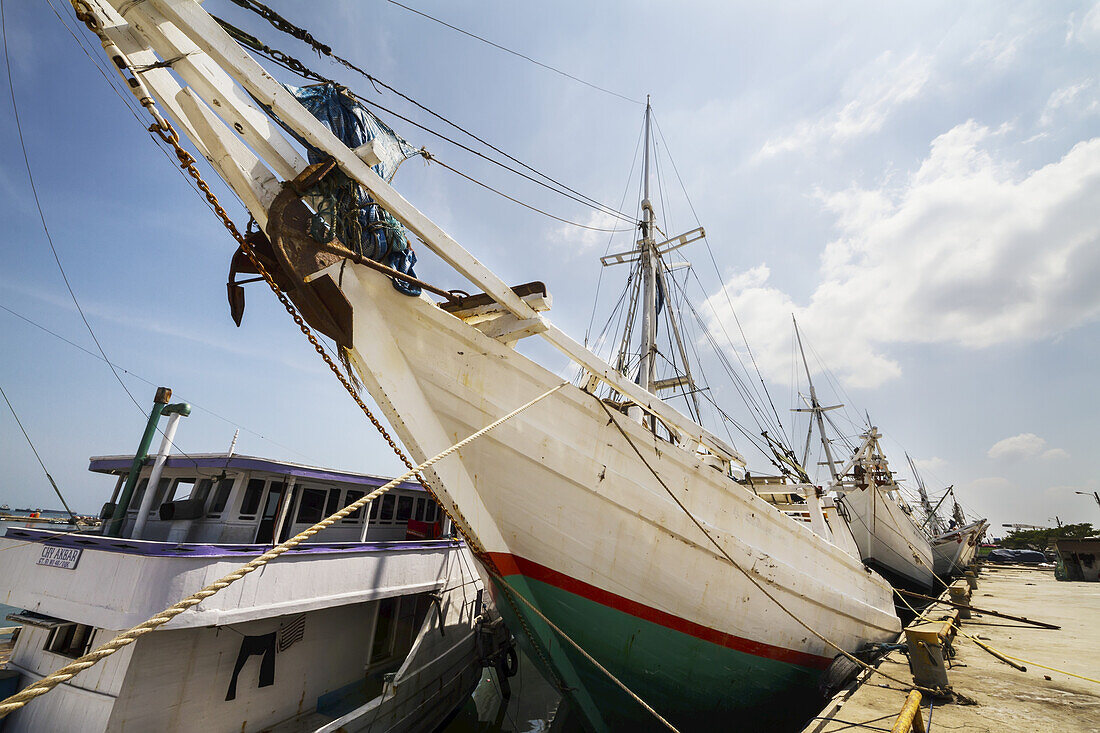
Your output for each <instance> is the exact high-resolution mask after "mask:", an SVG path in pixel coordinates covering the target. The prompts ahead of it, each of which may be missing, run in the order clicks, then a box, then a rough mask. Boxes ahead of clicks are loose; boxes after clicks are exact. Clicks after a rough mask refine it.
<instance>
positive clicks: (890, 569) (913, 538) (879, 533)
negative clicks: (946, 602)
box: [843, 489, 933, 590]
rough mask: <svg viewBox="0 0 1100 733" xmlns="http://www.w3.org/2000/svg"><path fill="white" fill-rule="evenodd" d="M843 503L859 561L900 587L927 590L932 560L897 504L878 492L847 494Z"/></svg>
mask: <svg viewBox="0 0 1100 733" xmlns="http://www.w3.org/2000/svg"><path fill="white" fill-rule="evenodd" d="M843 500H844V506H845V507H847V508H848V511H849V513H850V514H851V525H852V534H853V535H854V536H855V538H856V545H858V546H859V554H860V556H861V557H862V558H863V561H864V562H866V563H868V564H869V565H872V566H873V567H876V568H878V569H881V570H882V571H883V572H885V573H887V574H888V575H889V576H892V577H891V580H894V581H895V582H897V583H899V584H901V585H911V586H914V587H916V588H923V589H925V590H927V589H930V588H931V587H932V567H933V558H932V547H931V545H930V544H929V542H928V536H927V535H925V534H924V532H922V531H921V529H920V528H919V527H918V526H917V525H916V524H915V523H914V522H913V520H912V518H910V516H909V515H908V514H906V513H905V512H903V511H902V509H901V507H900V506H899V505H898V503H897V502H896V501H894V500H893V499H892V498H890V497H889V496H888V495H887V494H886V493H885V492H884V491H883V490H881V489H874V490H871V489H857V490H853V491H848V492H847V493H846V494H844V498H843Z"/></svg>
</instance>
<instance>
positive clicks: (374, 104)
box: [351, 92, 637, 232]
mask: <svg viewBox="0 0 1100 733" xmlns="http://www.w3.org/2000/svg"><path fill="white" fill-rule="evenodd" d="M351 94H352V96H353V97H355V98H356V99H358V100H359V101H360V102H362V103H363V104H365V105H367V106H370V107H374V108H376V109H380V110H382V111H383V112H386V113H388V114H391V115H393V116H394V117H396V118H398V119H399V120H403V121H405V122H407V123H408V124H410V125H413V126H414V127H418V128H420V129H421V130H424V131H425V132H427V133H430V134H432V135H435V136H436V137H438V138H440V139H441V140H445V141H446V142H449V143H451V144H452V145H454V146H455V147H458V148H461V149H462V150H465V151H466V152H468V153H471V154H473V155H476V156H477V157H479V158H482V159H483V160H487V161H488V162H490V163H492V164H493V165H497V166H500V167H501V168H503V169H504V170H506V171H510V172H512V173H515V174H516V175H517V176H520V177H521V178H524V179H526V180H528V181H531V182H532V183H535V184H537V185H539V186H542V187H543V188H545V189H548V190H550V191H553V192H554V193H556V194H559V195H561V196H564V197H566V198H568V199H571V200H573V201H576V202H577V203H579V204H581V205H582V206H588V207H589V208H593V206H592V204H590V203H588V202H587V201H583V200H581V199H579V198H577V197H576V196H573V195H571V194H568V193H565V192H563V191H559V190H558V189H556V188H553V187H552V186H549V185H547V184H545V183H543V182H542V181H539V180H538V179H536V178H532V177H531V176H529V175H527V174H526V173H523V172H521V171H517V170H516V169H515V168H510V167H509V166H507V165H505V164H504V163H501V162H500V161H498V160H494V159H492V158H490V157H488V156H487V155H484V154H483V153H480V152H478V151H477V150H474V149H473V148H471V147H469V146H468V145H463V144H462V143H460V142H458V141H457V140H454V139H452V138H449V137H447V136H446V135H443V134H441V133H438V132H436V131H435V130H432V129H431V128H429V127H425V126H424V125H421V124H420V123H418V122H414V121H413V120H411V119H409V118H408V117H405V116H404V115H402V114H399V113H398V112H395V111H393V110H392V109H389V108H388V107H384V106H382V105H380V104H378V103H377V102H373V101H371V100H368V99H366V98H364V97H362V96H360V95H358V94H356V93H355V92H351ZM441 165H442V164H441ZM517 203H519V202H517ZM596 211H598V212H600V213H602V214H605V215H607V216H610V217H612V218H614V219H618V220H620V221H624V222H628V223H630V224H636V223H637V222H636V221H635V220H634V219H632V218H631V217H629V216H627V215H626V214H621V213H619V212H618V211H615V210H604V209H601V208H596ZM555 218H556V217H555ZM559 221H565V220H564V219H560V220H559ZM565 223H567V224H570V223H572V222H565ZM576 226H579V227H583V228H585V229H592V230H594V231H597V232H629V231H633V229H634V228H635V227H633V226H632V227H630V228H629V229H603V228H598V227H592V226H586V225H584V224H577V225H576Z"/></svg>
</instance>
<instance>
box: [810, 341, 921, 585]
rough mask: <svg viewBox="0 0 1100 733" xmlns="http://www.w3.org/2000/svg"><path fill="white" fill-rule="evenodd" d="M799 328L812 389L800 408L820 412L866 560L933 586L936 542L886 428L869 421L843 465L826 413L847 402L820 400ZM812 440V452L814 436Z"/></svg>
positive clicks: (842, 497) (895, 578)
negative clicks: (916, 515) (911, 500)
mask: <svg viewBox="0 0 1100 733" xmlns="http://www.w3.org/2000/svg"><path fill="white" fill-rule="evenodd" d="M794 331H795V337H796V339H797V341H798V348H799V351H800V353H801V354H802V364H803V366H804V367H805V370H806V379H807V382H808V384H809V392H810V394H809V398H808V399H807V406H806V408H799V409H798V410H796V412H808V413H812V414H813V416H814V420H815V421H816V423H817V428H818V432H819V434H820V437H821V445H822V448H823V450H824V453H825V460H826V464H827V465H828V467H829V473H830V474H831V476H832V485H831V488H832V492H833V495H834V496H835V501H836V503H837V505H838V506H840V507H841V509H842V511H843V512H844V513H845V516H846V517H847V519H848V525H849V526H850V527H851V530H852V535H853V537H854V538H855V542H856V545H857V546H858V548H859V555H860V557H861V558H862V559H863V563H864V564H865V565H867V566H868V567H871V568H874V569H876V570H878V571H879V572H881V573H882V574H883V575H884V576H885V577H886V579H887V580H889V581H890V582H891V583H893V584H894V585H895V587H897V586H904V587H909V588H914V589H919V590H930V589H931V588H932V582H933V571H932V566H933V558H932V547H931V543H930V542H929V538H928V535H927V534H926V533H925V532H924V530H923V529H922V528H921V527H920V526H919V525H918V524H917V523H916V522H915V521H914V519H913V510H912V508H911V507H910V506H909V505H908V504H907V503H906V502H905V500H904V499H903V498H902V497H901V493H900V492H899V490H898V485H897V483H896V482H895V480H894V474H893V472H891V471H890V466H889V464H888V463H887V461H886V456H885V454H884V453H883V451H882V446H881V445H880V444H879V438H881V437H882V435H881V433H879V431H878V428H875V427H873V426H869V427H868V428H867V430H866V431H865V432H864V433H863V434H862V435H861V436H860V438H861V440H862V442H861V443H860V444H859V446H857V447H856V448H855V450H853V452H852V455H851V457H850V458H849V459H848V461H847V463H845V464H844V465H843V466H842V467H841V468H837V461H836V460H835V459H834V457H833V449H832V443H831V441H830V440H829V437H828V435H827V434H826V431H825V418H824V414H825V413H826V412H828V411H829V410H835V409H837V408H839V407H842V405H832V406H829V407H823V406H822V405H821V403H820V402H818V399H817V392H816V390H814V385H813V378H812V377H811V376H810V366H809V363H808V362H807V361H806V352H805V350H804V349H803V348H802V335H801V333H799V330H798V323H797V322H795V324H794ZM811 431H812V427H811ZM806 440H807V455H808V453H809V440H810V435H807V436H806Z"/></svg>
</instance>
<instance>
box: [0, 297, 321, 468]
mask: <svg viewBox="0 0 1100 733" xmlns="http://www.w3.org/2000/svg"><path fill="white" fill-rule="evenodd" d="M0 310H5V311H7V312H8V313H10V314H11V315H13V316H15V317H16V318H19V319H20V320H23V321H25V322H27V323H29V324H30V325H32V326H34V327H35V328H37V329H39V330H41V331H45V332H46V333H48V334H49V335H51V336H53V337H54V338H56V339H59V340H61V341H64V342H65V343H66V344H68V345H69V346H72V347H73V348H76V349H79V350H80V351H83V352H84V353H85V354H87V355H88V356H90V357H92V358H94V359H99V360H100V361H103V357H102V356H100V355H99V354H97V353H95V352H94V351H91V350H89V349H85V348H84V347H83V346H81V345H80V344H78V343H76V342H75V341H70V340H69V339H67V338H65V337H64V336H62V335H61V334H59V333H57V332H56V331H51V330H50V329H48V328H46V327H45V326H43V325H42V324H41V323H37V322H36V321H33V320H31V319H30V318H27V317H26V316H25V315H23V314H22V313H18V312H16V311H14V310H12V309H11V308H8V307H7V306H6V305H3V304H0ZM114 366H115V368H116V369H118V370H119V371H120V372H122V373H123V374H126V375H128V376H131V377H133V378H134V379H137V380H139V381H141V382H144V383H145V384H147V385H149V386H150V387H157V386H159V385H157V383H156V382H152V381H150V380H148V379H146V378H145V377H143V376H141V375H140V374H136V373H134V372H132V371H130V370H129V369H125V368H123V367H121V366H119V365H118V364H115V365H114ZM184 401H185V402H187V403H188V404H189V405H191V406H192V407H194V408H195V409H198V410H201V411H203V412H205V413H207V414H209V415H210V416H212V417H216V418H218V419H219V420H221V421H223V422H225V423H228V424H229V425H232V426H233V427H235V428H240V429H241V430H243V431H245V432H246V433H251V434H252V435H255V436H256V437H257V438H259V439H260V440H264V441H267V442H268V443H271V444H272V445H274V446H277V447H279V448H282V449H283V450H287V451H290V452H291V453H294V454H295V455H297V456H300V457H301V458H305V459H306V460H311V459H310V457H309V456H307V455H306V454H304V453H301V452H300V451H297V450H295V449H293V448H291V447H290V446H288V445H283V444H282V443H280V442H278V441H276V440H272V439H271V438H269V437H267V436H266V435H264V434H263V433H259V432H257V431H255V430H252V429H251V428H249V427H247V426H245V425H241V424H240V423H238V422H236V421H234V420H230V419H229V418H228V417H225V416H224V415H219V414H218V413H216V412H214V411H213V410H211V409H210V408H208V407H203V406H202V405H200V404H198V403H196V402H193V401H192V400H184Z"/></svg>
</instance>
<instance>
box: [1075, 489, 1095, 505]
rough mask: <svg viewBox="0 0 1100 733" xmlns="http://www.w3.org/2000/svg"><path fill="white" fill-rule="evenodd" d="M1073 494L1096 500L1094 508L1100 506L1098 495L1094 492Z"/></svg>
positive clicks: (1076, 492)
mask: <svg viewBox="0 0 1100 733" xmlns="http://www.w3.org/2000/svg"><path fill="white" fill-rule="evenodd" d="M1073 493H1075V494H1080V495H1081V496H1091V497H1092V498H1093V499H1096V506H1100V494H1098V493H1097V492H1095V491H1093V492H1092V493H1091V494H1090V493H1089V492H1087V491H1074V492H1073Z"/></svg>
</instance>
